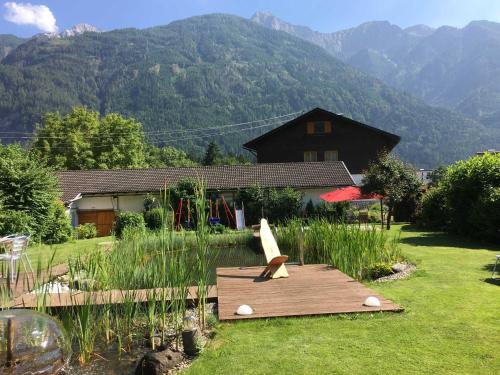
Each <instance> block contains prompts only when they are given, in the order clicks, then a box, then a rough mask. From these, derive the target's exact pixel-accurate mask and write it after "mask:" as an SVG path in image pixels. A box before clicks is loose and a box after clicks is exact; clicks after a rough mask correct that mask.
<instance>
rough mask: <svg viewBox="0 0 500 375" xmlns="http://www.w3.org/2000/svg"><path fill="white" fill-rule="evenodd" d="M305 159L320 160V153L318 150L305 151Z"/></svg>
mask: <svg viewBox="0 0 500 375" xmlns="http://www.w3.org/2000/svg"><path fill="white" fill-rule="evenodd" d="M304 161H318V153H317V152H316V151H304Z"/></svg>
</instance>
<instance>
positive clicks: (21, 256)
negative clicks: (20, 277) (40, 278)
mask: <svg viewBox="0 0 500 375" xmlns="http://www.w3.org/2000/svg"><path fill="white" fill-rule="evenodd" d="M29 239H30V236H29V235H28V236H25V235H21V236H20V235H10V236H6V237H3V238H1V239H0V243H3V244H10V246H6V252H5V253H2V254H0V261H2V262H5V263H7V264H8V266H9V269H10V279H11V282H12V283H14V282H15V278H16V262H17V261H18V260H20V261H21V264H22V265H23V267H24V271H25V272H26V273H27V272H28V270H27V268H26V264H25V263H24V262H25V261H26V263H28V267H29V269H30V272H31V274H32V275H34V272H33V267H31V262H30V259H29V257H28V253H27V249H28V243H29Z"/></svg>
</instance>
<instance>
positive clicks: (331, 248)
mask: <svg viewBox="0 0 500 375" xmlns="http://www.w3.org/2000/svg"><path fill="white" fill-rule="evenodd" d="M300 225H301V222H300V221H292V222H289V223H288V225H287V226H286V227H280V228H279V229H278V242H279V245H280V247H281V248H282V250H284V251H287V252H290V253H291V254H292V255H293V256H295V255H296V254H297V251H298V249H299V241H300V236H299V235H298V233H299V230H300ZM400 258H401V251H400V248H399V240H398V238H397V237H396V238H395V239H393V240H389V236H388V234H387V232H386V231H382V230H380V229H379V228H378V227H376V226H358V225H351V224H344V223H330V222H328V221H326V220H313V221H309V223H308V226H307V227H306V230H305V231H304V260H305V262H306V263H327V264H330V265H332V266H334V267H336V268H338V269H339V270H341V271H342V272H344V273H346V274H348V275H349V276H351V277H354V278H356V279H363V278H364V277H366V276H367V273H368V272H367V271H368V270H369V268H370V267H372V266H374V265H376V264H380V263H390V262H395V261H398V260H399V259H400Z"/></svg>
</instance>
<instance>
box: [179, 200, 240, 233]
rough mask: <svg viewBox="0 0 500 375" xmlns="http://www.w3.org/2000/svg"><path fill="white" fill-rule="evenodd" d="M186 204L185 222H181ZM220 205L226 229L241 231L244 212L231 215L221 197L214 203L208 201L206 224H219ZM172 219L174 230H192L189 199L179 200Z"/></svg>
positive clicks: (237, 211) (236, 211)
mask: <svg viewBox="0 0 500 375" xmlns="http://www.w3.org/2000/svg"><path fill="white" fill-rule="evenodd" d="M185 204H186V208H187V220H186V221H185V222H184V225H183V222H182V217H183V213H184V211H183V210H184V205H185ZM221 204H222V209H223V211H224V214H225V219H226V224H227V226H228V227H231V228H237V229H242V228H244V226H245V218H244V210H243V208H242V209H241V210H235V212H234V213H233V212H232V210H231V208H230V207H229V205H228V203H227V201H226V199H225V198H224V196H223V195H221V196H220V198H216V199H215V202H214V201H213V200H212V199H210V200H209V217H208V222H209V224H210V225H212V226H215V225H218V224H221V212H220V205H221ZM173 219H174V222H175V228H176V230H181V229H182V228H183V227H184V228H186V229H192V228H193V227H194V222H193V219H192V213H191V199H190V198H187V199H185V198H180V199H179V204H178V205H177V210H176V211H175V213H173Z"/></svg>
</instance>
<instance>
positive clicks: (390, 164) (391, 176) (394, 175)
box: [362, 153, 422, 229]
mask: <svg viewBox="0 0 500 375" xmlns="http://www.w3.org/2000/svg"><path fill="white" fill-rule="evenodd" d="M421 186H422V183H421V182H420V180H419V179H418V177H417V175H416V173H415V169H414V168H413V166H412V165H410V164H407V163H404V162H403V161H401V160H400V159H399V158H398V157H396V156H394V155H391V154H389V153H383V154H381V155H380V156H379V158H378V160H377V161H376V162H373V163H371V164H370V166H369V167H368V170H367V171H366V172H365V177H364V179H363V186H362V191H363V193H377V194H381V195H383V196H384V201H385V203H386V205H387V207H388V212H387V229H390V228H391V215H392V214H393V212H394V207H395V206H396V205H397V204H399V203H401V202H403V201H404V200H409V199H412V200H413V199H415V196H418V195H420V190H421Z"/></svg>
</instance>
